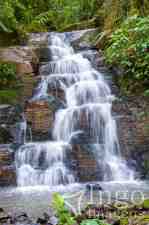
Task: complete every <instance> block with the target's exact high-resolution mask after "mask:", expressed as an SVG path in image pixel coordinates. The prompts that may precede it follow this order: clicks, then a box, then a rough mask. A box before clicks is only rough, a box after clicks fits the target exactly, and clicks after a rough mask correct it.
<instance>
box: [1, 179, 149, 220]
mask: <svg viewBox="0 0 149 225" xmlns="http://www.w3.org/2000/svg"><path fill="white" fill-rule="evenodd" d="M97 184H98V185H100V187H101V188H102V189H103V190H102V191H101V190H98V188H97V189H96V188H95V189H94V188H91V189H90V190H89V189H88V188H86V187H87V185H86V184H77V183H76V184H71V185H67V186H62V185H61V186H58V187H48V186H36V187H21V188H9V189H8V188H6V189H5V188H2V189H0V207H2V208H3V209H4V210H5V211H6V212H7V213H10V214H13V213H18V212H25V213H27V215H29V217H31V218H33V219H37V218H38V217H39V216H42V215H43V213H44V212H47V213H49V214H50V212H51V208H52V207H51V200H52V194H53V193H54V192H58V193H60V194H61V195H62V196H63V197H64V199H65V203H66V205H67V206H68V208H70V209H71V210H73V211H74V212H75V213H79V210H80V209H82V208H84V207H85V206H87V205H88V204H89V203H92V204H103V203H104V204H106V203H109V202H113V201H115V200H120V201H124V202H125V201H126V202H129V201H131V202H132V203H138V204H139V203H142V202H143V201H144V199H146V198H149V188H148V187H149V182H146V181H134V182H120V183H117V182H100V183H97V182H96V183H94V185H95V187H97V186H96V185H97ZM94 185H93V184H91V187H94Z"/></svg>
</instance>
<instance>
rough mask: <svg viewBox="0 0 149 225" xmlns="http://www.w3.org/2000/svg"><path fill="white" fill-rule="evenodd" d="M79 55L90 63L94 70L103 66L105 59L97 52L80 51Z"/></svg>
mask: <svg viewBox="0 0 149 225" xmlns="http://www.w3.org/2000/svg"><path fill="white" fill-rule="evenodd" d="M81 53H82V54H83V56H84V57H85V58H87V59H88V60H89V61H90V62H91V63H92V65H93V67H94V68H95V69H99V68H100V67H103V66H104V65H105V62H104V60H105V59H104V57H103V55H102V53H100V52H98V51H97V50H86V51H83V52H82V51H81Z"/></svg>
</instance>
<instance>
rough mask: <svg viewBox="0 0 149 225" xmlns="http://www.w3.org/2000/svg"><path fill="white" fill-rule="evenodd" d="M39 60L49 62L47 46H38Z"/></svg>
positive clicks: (49, 53) (49, 52)
mask: <svg viewBox="0 0 149 225" xmlns="http://www.w3.org/2000/svg"><path fill="white" fill-rule="evenodd" d="M39 60H40V62H49V61H51V60H52V58H51V51H50V48H48V47H43V48H40V50H39Z"/></svg>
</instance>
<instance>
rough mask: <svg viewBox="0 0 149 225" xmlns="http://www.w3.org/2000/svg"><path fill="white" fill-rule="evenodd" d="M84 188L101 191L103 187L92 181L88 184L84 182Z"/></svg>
mask: <svg viewBox="0 0 149 225" xmlns="http://www.w3.org/2000/svg"><path fill="white" fill-rule="evenodd" d="M86 189H87V190H88V191H91V190H93V191H103V188H102V187H101V186H100V185H99V184H94V183H89V184H86Z"/></svg>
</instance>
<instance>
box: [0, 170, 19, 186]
mask: <svg viewBox="0 0 149 225" xmlns="http://www.w3.org/2000/svg"><path fill="white" fill-rule="evenodd" d="M0 186H16V169H15V167H14V166H1V167H0Z"/></svg>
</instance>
